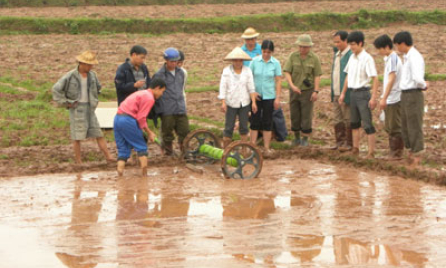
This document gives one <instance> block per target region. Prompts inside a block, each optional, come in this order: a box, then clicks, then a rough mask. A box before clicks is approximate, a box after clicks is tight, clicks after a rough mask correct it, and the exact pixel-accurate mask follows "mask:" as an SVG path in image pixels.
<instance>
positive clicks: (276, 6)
mask: <svg viewBox="0 0 446 268" xmlns="http://www.w3.org/2000/svg"><path fill="white" fill-rule="evenodd" d="M445 8H446V4H445V3H444V1H416V0H387V1H384V0H374V1H297V2H292V3H289V2H283V3H256V4H235V5H230V4H228V5H207V4H202V5H184V6H170V5H167V6H156V5H155V6H87V7H85V6H81V7H46V8H30V7H21V8H1V9H0V16H13V17H52V18H76V17H88V18H139V19H162V18H173V19H178V18H202V17H204V18H212V17H223V16H242V15H255V14H269V13H276V14H277V13H290V12H292V13H302V14H303V13H315V12H356V11H358V10H359V9H366V10H408V11H421V10H434V9H440V10H441V9H445Z"/></svg>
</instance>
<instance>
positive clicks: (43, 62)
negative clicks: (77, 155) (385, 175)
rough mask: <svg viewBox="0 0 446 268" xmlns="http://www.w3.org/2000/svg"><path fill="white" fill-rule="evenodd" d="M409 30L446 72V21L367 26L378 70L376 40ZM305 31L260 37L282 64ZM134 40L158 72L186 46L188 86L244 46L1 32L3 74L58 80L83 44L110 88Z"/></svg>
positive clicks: (192, 39) (324, 50)
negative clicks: (172, 51)
mask: <svg viewBox="0 0 446 268" xmlns="http://www.w3.org/2000/svg"><path fill="white" fill-rule="evenodd" d="M401 30H408V31H410V32H411V33H412V35H413V37H414V44H415V46H416V47H417V49H418V50H419V51H420V52H421V53H422V54H423V56H424V59H425V61H426V72H428V73H430V74H438V73H440V74H444V73H446V54H445V53H443V52H444V51H446V26H444V25H408V24H395V25H391V26H388V27H383V28H380V29H367V30H364V33H365V36H366V40H365V47H366V49H367V51H368V52H369V53H370V54H371V55H372V56H374V58H375V61H376V63H377V66H378V68H377V69H378V71H379V72H380V73H382V70H383V69H384V68H383V67H382V62H383V61H382V57H381V56H379V55H378V53H377V51H376V49H375V48H374V47H373V40H374V39H375V38H376V37H378V36H379V35H382V34H385V33H386V34H389V35H390V36H393V35H394V34H395V33H397V32H399V31H401ZM308 33H309V34H310V35H311V36H312V39H313V42H314V43H315V45H314V47H313V51H314V52H315V53H316V54H317V55H318V56H319V57H320V59H321V62H322V70H323V78H329V77H330V72H331V63H332V57H333V49H332V46H333V44H332V34H333V31H321V32H313V31H310V32H308ZM299 34H301V33H300V32H282V33H261V35H260V36H259V41H261V40H263V39H271V40H273V41H274V43H275V52H274V57H276V58H277V59H278V60H279V61H280V62H281V64H282V65H284V64H285V61H286V59H287V58H288V56H289V55H290V53H292V52H294V51H296V50H297V47H296V45H295V44H294V43H295V41H296V38H297V36H298V35H299ZM134 44H140V45H143V46H144V47H146V48H147V49H148V55H147V58H146V64H147V65H148V67H149V70H150V72H151V73H152V74H153V73H154V72H155V71H157V70H158V69H159V68H160V66H161V65H162V64H163V61H164V60H163V58H162V55H163V54H162V52H163V51H164V50H165V49H166V48H167V47H176V48H178V49H181V50H182V51H183V52H184V53H185V56H186V61H185V68H186V69H187V70H188V74H189V78H188V79H189V80H188V85H187V86H188V87H189V88H196V87H204V86H217V85H218V84H219V81H220V75H221V71H222V70H223V68H224V67H225V66H226V64H227V63H226V62H224V61H223V59H224V57H225V56H226V55H227V54H228V53H229V52H230V51H231V50H232V49H233V48H234V47H236V46H241V45H242V44H243V43H242V39H241V38H240V33H229V34H182V33H178V34H172V35H164V36H145V35H135V34H128V35H126V34H110V35H38V36H37V35H14V36H0V49H1V51H4V53H2V54H0V61H2V62H3V64H2V65H1V66H0V74H2V75H9V76H12V77H13V78H16V79H17V80H19V81H22V80H26V79H28V78H29V79H32V80H37V81H42V82H56V81H57V79H58V78H59V77H60V76H62V75H63V74H64V73H66V72H67V71H68V70H70V69H72V68H75V57H76V56H77V55H78V54H79V53H80V51H81V50H86V49H91V50H94V51H97V52H98V53H99V55H98V59H99V63H100V64H99V65H98V66H96V67H95V69H94V70H95V71H96V72H97V73H98V76H99V79H100V80H101V83H102V85H103V86H104V87H105V88H109V89H113V91H114V83H113V81H114V76H115V73H116V68H117V66H118V65H119V64H122V63H123V62H124V60H125V58H126V57H128V53H129V50H130V48H131V47H132V46H133V45H134Z"/></svg>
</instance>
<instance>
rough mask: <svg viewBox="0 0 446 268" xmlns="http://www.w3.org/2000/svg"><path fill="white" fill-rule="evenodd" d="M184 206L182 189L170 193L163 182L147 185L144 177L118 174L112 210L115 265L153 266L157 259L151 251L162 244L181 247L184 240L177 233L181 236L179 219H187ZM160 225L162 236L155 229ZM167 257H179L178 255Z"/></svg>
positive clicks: (182, 229)
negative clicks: (154, 186) (153, 186)
mask: <svg viewBox="0 0 446 268" xmlns="http://www.w3.org/2000/svg"><path fill="white" fill-rule="evenodd" d="M180 189H181V187H180ZM149 196H150V197H149ZM188 210H189V197H188V196H185V195H182V193H178V192H175V193H174V192H172V191H171V188H169V187H167V186H166V187H163V188H161V189H151V188H150V187H149V179H148V178H147V177H134V178H123V177H122V178H120V179H119V180H118V209H117V213H116V220H117V228H118V231H117V241H118V245H117V246H118V263H119V265H120V266H125V267H126V265H129V264H130V265H133V266H131V267H153V266H156V263H157V260H156V259H157V256H154V255H153V254H157V253H159V252H162V251H163V250H165V249H166V247H168V248H169V249H176V248H179V251H181V247H182V246H183V244H184V243H182V239H181V238H179V237H180V236H184V228H185V227H182V226H185V224H183V223H182V221H186V220H187V217H186V216H187V212H188ZM171 221H173V222H171ZM161 226H163V229H162V232H163V235H162V236H160V232H159V229H157V228H159V227H161ZM159 258H164V257H161V256H160V257H159ZM170 258H171V259H172V260H174V261H175V262H180V261H182V260H181V258H180V257H178V256H170ZM135 260H137V263H135ZM136 264H137V266H134V265H136Z"/></svg>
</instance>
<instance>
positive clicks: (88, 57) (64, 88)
mask: <svg viewBox="0 0 446 268" xmlns="http://www.w3.org/2000/svg"><path fill="white" fill-rule="evenodd" d="M76 60H77V62H78V66H77V68H75V69H73V70H71V71H69V72H68V73H66V74H65V75H64V76H62V78H60V79H59V81H57V83H56V84H54V86H53V89H52V91H53V100H54V101H55V102H57V103H58V104H59V105H60V106H62V107H65V108H67V109H68V110H69V112H70V133H71V139H72V140H73V150H74V156H75V162H76V164H81V163H82V159H81V141H82V140H85V139H87V138H95V139H96V141H97V143H98V146H99V149H100V150H101V151H102V153H103V154H104V156H105V158H106V159H107V162H114V159H113V158H112V156H111V155H110V152H109V151H108V148H107V143H106V141H105V139H104V137H103V134H102V131H101V128H100V126H99V122H98V119H97V118H96V114H95V110H96V107H97V105H98V102H99V100H98V95H99V94H100V90H101V84H100V82H99V80H98V77H97V76H96V73H95V72H93V71H92V69H93V66H94V65H97V64H98V60H97V59H96V53H94V52H92V51H84V52H83V53H82V54H80V55H78V56H77V57H76Z"/></svg>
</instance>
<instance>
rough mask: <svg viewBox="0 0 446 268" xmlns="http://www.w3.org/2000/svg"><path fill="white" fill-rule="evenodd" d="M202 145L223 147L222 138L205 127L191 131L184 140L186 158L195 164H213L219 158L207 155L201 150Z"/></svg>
mask: <svg viewBox="0 0 446 268" xmlns="http://www.w3.org/2000/svg"><path fill="white" fill-rule="evenodd" d="M202 145H210V146H212V147H215V148H221V142H220V139H219V138H218V137H217V136H215V134H214V133H212V132H210V131H209V130H205V129H197V130H194V131H192V132H190V133H189V134H188V135H187V136H186V138H184V141H183V148H184V159H185V160H186V161H187V162H189V163H193V164H213V163H215V162H216V161H218V159H215V158H212V157H209V156H206V155H204V154H202V153H201V152H200V147H201V146H202Z"/></svg>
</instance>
